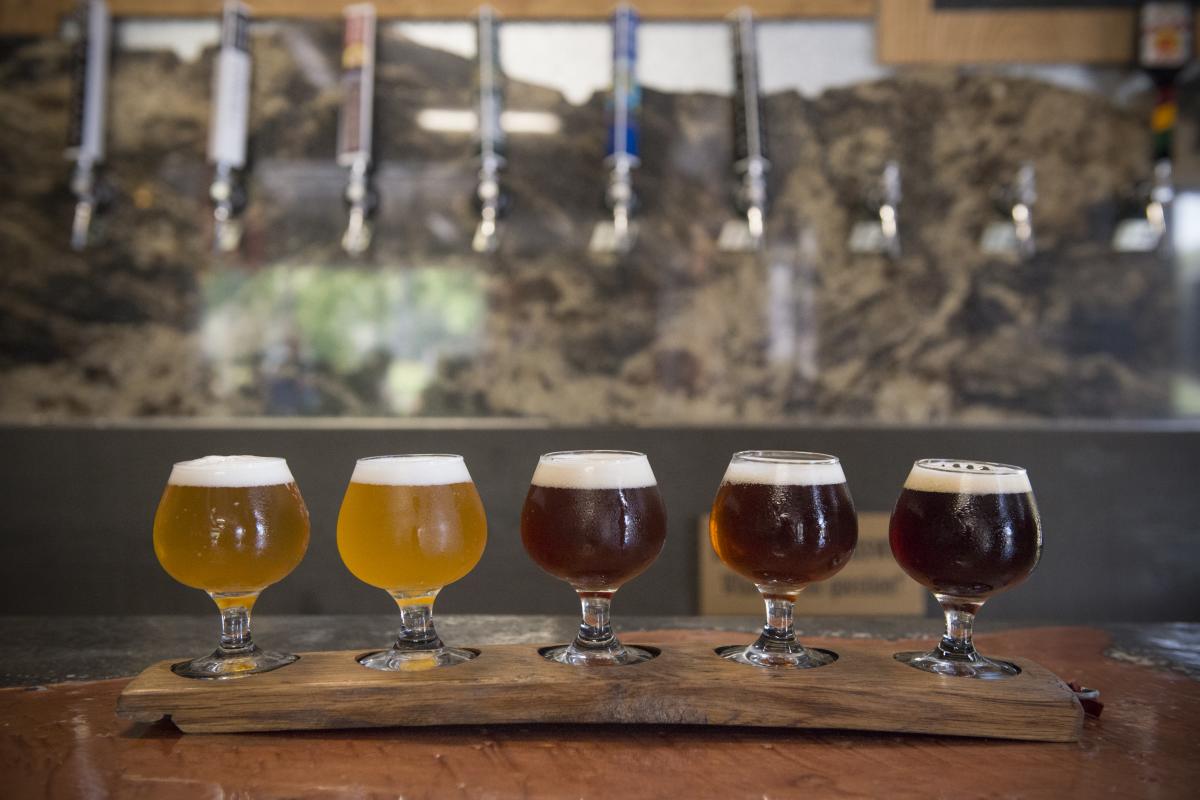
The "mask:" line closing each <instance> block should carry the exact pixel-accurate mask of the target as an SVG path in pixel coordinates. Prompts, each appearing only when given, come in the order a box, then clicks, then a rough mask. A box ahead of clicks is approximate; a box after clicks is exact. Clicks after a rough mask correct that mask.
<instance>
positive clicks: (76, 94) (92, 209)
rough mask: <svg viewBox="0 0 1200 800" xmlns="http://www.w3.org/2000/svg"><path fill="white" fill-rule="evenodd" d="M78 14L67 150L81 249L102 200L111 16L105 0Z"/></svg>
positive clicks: (76, 244) (74, 243) (85, 0)
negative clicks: (99, 172)
mask: <svg viewBox="0 0 1200 800" xmlns="http://www.w3.org/2000/svg"><path fill="white" fill-rule="evenodd" d="M77 19H78V24H79V38H78V40H77V41H76V43H75V55H74V62H75V80H74V82H73V85H72V92H71V94H72V97H71V124H70V131H69V133H68V147H67V151H66V156H67V158H68V159H71V160H73V161H74V162H75V166H74V169H73V170H72V174H71V191H72V193H73V194H74V195H75V213H74V217H73V219H72V221H71V247H72V248H73V249H75V250H83V249H84V248H85V247H86V246H87V242H88V233H89V231H90V229H91V225H92V220H93V218H94V217H95V213H96V207H97V205H98V194H99V192H98V186H97V183H98V178H97V174H96V173H97V169H98V167H99V165H100V164H101V162H103V161H104V128H105V101H106V94H107V84H108V52H109V40H110V35H111V21H110V18H109V13H108V6H107V4H106V3H105V2H104V0H82V2H80V4H79V11H78V13H77Z"/></svg>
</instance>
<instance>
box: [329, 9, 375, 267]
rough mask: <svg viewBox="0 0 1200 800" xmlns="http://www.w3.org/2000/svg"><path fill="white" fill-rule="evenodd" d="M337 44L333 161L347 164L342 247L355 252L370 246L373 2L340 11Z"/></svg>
mask: <svg viewBox="0 0 1200 800" xmlns="http://www.w3.org/2000/svg"><path fill="white" fill-rule="evenodd" d="M344 14H345V17H346V31H345V35H344V37H343V40H342V42H343V44H342V111H341V118H340V123H339V125H338V153H337V162H338V164H339V165H341V166H343V167H349V169H350V174H349V178H348V180H347V183H346V191H345V200H346V205H347V206H348V207H349V209H350V220H349V222H348V223H347V225H346V232H345V233H344V234H343V235H342V249H344V250H345V251H346V252H347V253H349V254H350V255H360V254H362V253H364V252H366V250H367V248H368V247H370V246H371V234H372V232H373V228H374V225H373V224H372V215H373V214H374V212H375V208H376V206H377V205H378V195H377V194H376V192H375V187H374V186H373V185H372V182H371V133H372V125H373V124H374V121H373V112H374V105H375V6H374V5H372V4H371V3H358V4H356V5H352V6H347V7H346V9H345V12H344Z"/></svg>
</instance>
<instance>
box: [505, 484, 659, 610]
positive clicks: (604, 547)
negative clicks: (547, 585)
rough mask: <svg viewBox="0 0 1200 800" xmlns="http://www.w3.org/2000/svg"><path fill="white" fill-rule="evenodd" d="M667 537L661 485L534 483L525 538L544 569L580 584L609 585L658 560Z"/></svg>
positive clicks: (591, 587) (524, 521) (527, 506)
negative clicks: (604, 485)
mask: <svg viewBox="0 0 1200 800" xmlns="http://www.w3.org/2000/svg"><path fill="white" fill-rule="evenodd" d="M666 538H667V513H666V509H665V508H664V507H663V502H662V497H661V496H660V495H659V493H658V486H656V485H651V486H638V487H632V488H606V489H594V488H587V489H580V488H567V487H560V486H539V485H538V484H536V483H535V484H533V485H532V486H530V487H529V494H528V495H526V497H525V507H524V509H523V510H522V511H521V541H522V542H523V543H524V544H525V550H526V552H528V553H529V557H530V558H532V559H533V560H534V562H535V563H536V564H537V565H538V566H539V567H541V568H542V569H544V570H546V572H549V573H550V574H551V575H554V576H555V577H557V578H560V579H562V580H564V581H566V582H568V583H570V584H571V585H572V586H574V587H575V588H576V589H582V590H584V591H609V590H614V589H617V588H618V587H620V586H621V584H623V583H625V582H626V581H628V580H630V579H631V578H633V577H635V576H637V575H638V574H640V573H641V572H643V571H644V570H645V569H646V568H647V567H649V566H650V565H651V564H652V563H654V559H656V558H658V554H659V552H661V551H662V547H663V542H664V541H666Z"/></svg>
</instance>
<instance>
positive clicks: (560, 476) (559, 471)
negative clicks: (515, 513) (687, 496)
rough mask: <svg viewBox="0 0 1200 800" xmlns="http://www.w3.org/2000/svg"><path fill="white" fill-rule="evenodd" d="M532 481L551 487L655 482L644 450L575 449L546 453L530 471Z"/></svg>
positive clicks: (625, 486)
mask: <svg viewBox="0 0 1200 800" xmlns="http://www.w3.org/2000/svg"><path fill="white" fill-rule="evenodd" d="M533 485H534V486H546V487H549V488H554V489H637V488H639V487H644V486H656V485H658V481H656V480H655V479H654V471H653V470H651V469H650V460H649V459H648V458H646V456H645V454H644V453H633V452H628V451H625V450H575V451H571V452H563V453H547V454H546V455H544V456H542V457H541V458H540V459H539V460H538V465H537V469H536V470H534V471H533Z"/></svg>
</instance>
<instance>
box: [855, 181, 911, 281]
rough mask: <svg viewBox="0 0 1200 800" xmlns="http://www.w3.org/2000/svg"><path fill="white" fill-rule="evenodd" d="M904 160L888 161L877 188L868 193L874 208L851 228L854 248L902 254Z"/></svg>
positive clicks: (893, 256) (891, 254)
mask: <svg viewBox="0 0 1200 800" xmlns="http://www.w3.org/2000/svg"><path fill="white" fill-rule="evenodd" d="M901 197H902V194H901V191H900V164H899V163H898V162H896V161H888V162H887V163H886V164H884V166H883V172H882V173H881V174H880V176H879V181H878V183H877V184H876V186H875V188H874V189H873V190H872V191H871V192H869V193H868V194H867V198H866V200H867V203H868V205H869V206H870V210H869V211H868V212H866V214H865V216H866V215H867V214H869V216H867V218H866V219H860V220H859V221H858V222H856V223H855V224H854V225H853V227H851V228H850V241H849V243H848V244H849V248H850V252H852V253H858V254H880V253H882V254H883V255H886V256H887V257H888V258H891V259H897V258H899V257H900V218H899V212H900V200H901Z"/></svg>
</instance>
